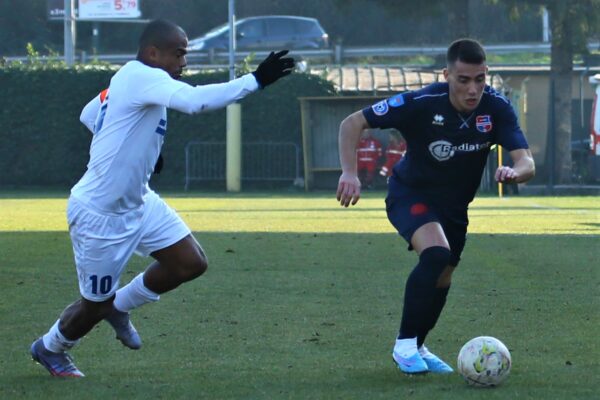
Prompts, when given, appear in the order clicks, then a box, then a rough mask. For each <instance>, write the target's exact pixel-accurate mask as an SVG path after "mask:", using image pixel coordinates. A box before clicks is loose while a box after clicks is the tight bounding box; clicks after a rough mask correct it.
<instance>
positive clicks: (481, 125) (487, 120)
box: [475, 115, 492, 133]
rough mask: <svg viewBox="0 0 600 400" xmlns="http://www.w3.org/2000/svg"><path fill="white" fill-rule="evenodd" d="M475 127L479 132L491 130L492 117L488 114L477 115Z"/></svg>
mask: <svg viewBox="0 0 600 400" xmlns="http://www.w3.org/2000/svg"><path fill="white" fill-rule="evenodd" d="M475 127H476V128H477V130H478V131H479V132H481V133H487V132H489V131H491V130H492V117H490V116H489V115H478V116H477V117H476V118H475Z"/></svg>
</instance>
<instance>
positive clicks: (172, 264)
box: [144, 235, 208, 294]
mask: <svg viewBox="0 0 600 400" xmlns="http://www.w3.org/2000/svg"><path fill="white" fill-rule="evenodd" d="M151 256H152V257H154V259H156V261H155V262H153V263H152V264H150V266H149V267H148V268H147V269H146V272H145V273H144V285H145V286H146V287H147V288H148V289H150V290H151V291H153V292H154V293H157V294H162V293H165V292H168V291H170V290H173V289H175V288H176V287H177V286H179V285H181V284H182V283H184V282H188V281H191V280H192V279H195V278H197V277H199V276H200V275H202V274H203V273H204V272H205V271H206V269H207V268H208V260H207V258H206V255H205V254H204V251H203V250H202V247H201V246H200V245H199V244H198V242H197V241H196V239H195V238H194V237H193V236H192V235H188V236H186V237H185V238H183V239H181V240H180V241H179V242H177V243H175V244H173V245H171V246H169V247H166V248H164V249H162V250H158V251H155V252H153V253H152V254H151Z"/></svg>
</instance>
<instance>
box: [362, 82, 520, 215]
mask: <svg viewBox="0 0 600 400" xmlns="http://www.w3.org/2000/svg"><path fill="white" fill-rule="evenodd" d="M362 112H363V115H364V116H365V118H366V120H367V122H368V124H369V126H371V127H372V128H382V129H385V128H396V129H398V130H399V131H400V132H401V133H402V136H404V138H405V139H406V144H407V151H406V155H405V156H404V158H403V159H402V161H400V162H399V163H398V164H396V165H395V166H394V173H393V175H392V177H390V185H389V186H390V188H389V191H390V193H389V195H390V196H394V191H395V190H396V189H395V188H397V187H398V185H399V184H400V185H406V186H410V187H411V188H414V189H417V190H418V191H419V192H420V193H422V194H424V195H426V196H427V197H429V198H430V199H431V200H432V201H436V202H441V203H444V204H447V205H452V204H454V205H457V206H463V205H467V204H468V203H469V202H470V201H472V200H473V197H474V196H475V192H476V191H477V188H478V187H479V183H480V182H481V175H482V174H483V170H484V168H485V164H486V160H487V156H488V153H489V151H490V147H491V146H492V145H493V144H500V145H502V146H503V147H504V148H505V149H507V150H509V151H512V150H516V149H527V148H528V146H527V141H526V140H525V136H524V135H523V132H522V131H521V128H520V127H519V125H518V122H517V116H516V115H515V112H514V110H513V108H512V106H511V105H510V102H509V101H508V99H506V98H505V97H504V96H502V95H501V94H500V93H498V92H497V91H496V90H494V89H493V88H491V87H489V86H486V87H485V89H484V91H483V95H482V98H481V101H480V103H479V105H478V106H477V108H476V109H475V110H474V111H473V112H472V113H470V114H468V115H464V114H461V113H459V112H458V111H456V110H455V109H454V107H453V106H452V104H451V103H450V99H449V94H448V84H447V83H434V84H432V85H429V86H427V87H425V88H423V89H420V90H417V91H413V92H406V93H402V94H398V95H396V96H393V97H391V98H389V99H387V100H382V101H380V102H379V103H376V104H374V105H373V106H372V107H368V108H365V109H364V110H363V111H362ZM398 189H399V190H400V188H398Z"/></svg>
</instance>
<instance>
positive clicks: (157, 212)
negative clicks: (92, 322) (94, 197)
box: [67, 192, 191, 301]
mask: <svg viewBox="0 0 600 400" xmlns="http://www.w3.org/2000/svg"><path fill="white" fill-rule="evenodd" d="M144 201H145V203H144V205H143V206H141V207H140V208H139V209H137V210H134V211H130V212H128V213H127V214H122V215H104V214H101V213H99V212H97V211H95V210H92V209H90V208H89V207H87V206H86V205H85V204H83V203H82V202H81V201H79V200H77V199H76V198H74V197H73V196H71V197H70V198H69V203H68V206H67V221H68V223H69V233H70V235H71V242H72V243H73V253H74V255H75V265H76V267H77V277H78V279H79V291H80V292H81V295H82V296H83V297H84V298H86V299H88V300H90V301H104V300H107V299H108V298H110V297H111V296H112V295H113V294H114V293H115V292H116V291H117V289H118V288H119V278H120V276H121V274H122V272H123V270H124V269H125V265H126V264H127V262H128V261H129V259H130V258H131V256H132V255H133V253H134V252H135V253H137V254H139V255H142V256H148V255H149V254H150V253H152V252H154V251H157V250H161V249H164V248H165V247H168V246H170V245H172V244H175V243H177V242H178V241H180V240H181V239H183V238H184V237H186V236H187V235H189V234H190V233H191V231H190V228H188V227H187V225H186V224H185V223H184V222H183V220H182V219H181V218H180V217H179V216H178V215H177V213H176V212H175V211H174V210H173V209H172V208H171V207H169V206H168V205H167V204H166V203H165V202H164V201H163V200H162V199H161V198H160V197H159V196H158V195H157V194H156V193H154V192H149V193H148V194H146V195H145V196H144Z"/></svg>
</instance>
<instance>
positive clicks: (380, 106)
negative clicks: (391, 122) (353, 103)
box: [371, 100, 389, 115]
mask: <svg viewBox="0 0 600 400" xmlns="http://www.w3.org/2000/svg"><path fill="white" fill-rule="evenodd" d="M371 108H372V109H373V112H374V113H375V115H385V114H386V113H387V112H388V109H389V108H388V103H387V100H381V101H380V102H379V103H376V104H373V106H371Z"/></svg>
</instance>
